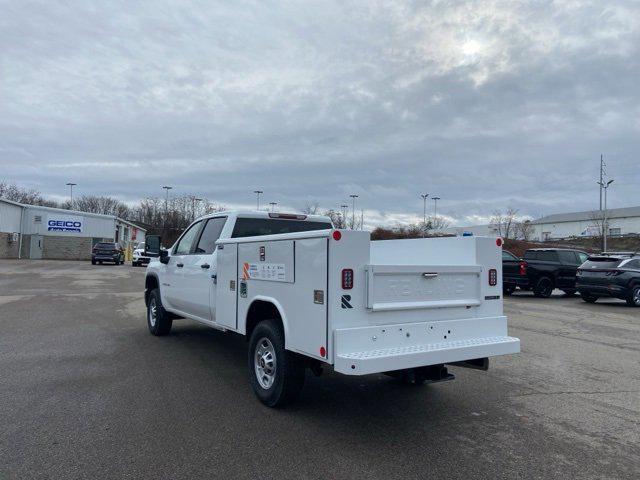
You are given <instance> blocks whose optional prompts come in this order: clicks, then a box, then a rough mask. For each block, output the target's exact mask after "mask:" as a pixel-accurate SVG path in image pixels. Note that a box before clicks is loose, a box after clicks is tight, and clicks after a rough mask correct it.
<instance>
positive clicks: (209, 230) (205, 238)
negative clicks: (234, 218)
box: [195, 217, 227, 254]
mask: <svg viewBox="0 0 640 480" xmlns="http://www.w3.org/2000/svg"><path fill="white" fill-rule="evenodd" d="M226 221H227V217H217V218H210V219H209V220H207V224H206V225H205V226H204V228H203V229H202V235H200V240H199V241H198V246H197V247H196V252H195V253H201V254H208V253H213V251H214V250H215V249H216V240H218V239H219V238H220V234H221V233H222V228H223V227H224V224H225V222H226Z"/></svg>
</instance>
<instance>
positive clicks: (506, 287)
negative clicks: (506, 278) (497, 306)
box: [502, 285, 516, 295]
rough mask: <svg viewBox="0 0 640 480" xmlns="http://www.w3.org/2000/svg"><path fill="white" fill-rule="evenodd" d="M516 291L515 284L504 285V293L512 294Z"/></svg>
mask: <svg viewBox="0 0 640 480" xmlns="http://www.w3.org/2000/svg"><path fill="white" fill-rule="evenodd" d="M515 291H516V286H515V285H504V286H503V287H502V293H504V294H505V295H511V294H513V292H515Z"/></svg>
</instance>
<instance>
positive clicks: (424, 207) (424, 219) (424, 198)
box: [420, 193, 429, 225]
mask: <svg viewBox="0 0 640 480" xmlns="http://www.w3.org/2000/svg"><path fill="white" fill-rule="evenodd" d="M420 196H421V197H422V223H424V224H425V225H426V224H427V198H428V197H429V194H428V193H421V194H420Z"/></svg>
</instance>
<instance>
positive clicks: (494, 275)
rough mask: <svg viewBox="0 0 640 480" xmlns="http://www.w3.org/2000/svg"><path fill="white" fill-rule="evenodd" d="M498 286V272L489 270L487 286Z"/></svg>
mask: <svg viewBox="0 0 640 480" xmlns="http://www.w3.org/2000/svg"><path fill="white" fill-rule="evenodd" d="M497 284H498V270H496V269H495V268H492V269H490V270H489V285H491V286H492V287H495V286H496V285H497Z"/></svg>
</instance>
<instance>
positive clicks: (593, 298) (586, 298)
mask: <svg viewBox="0 0 640 480" xmlns="http://www.w3.org/2000/svg"><path fill="white" fill-rule="evenodd" d="M580 296H581V297H582V300H584V301H585V302H587V303H596V301H598V297H596V296H595V295H591V294H589V293H580Z"/></svg>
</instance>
